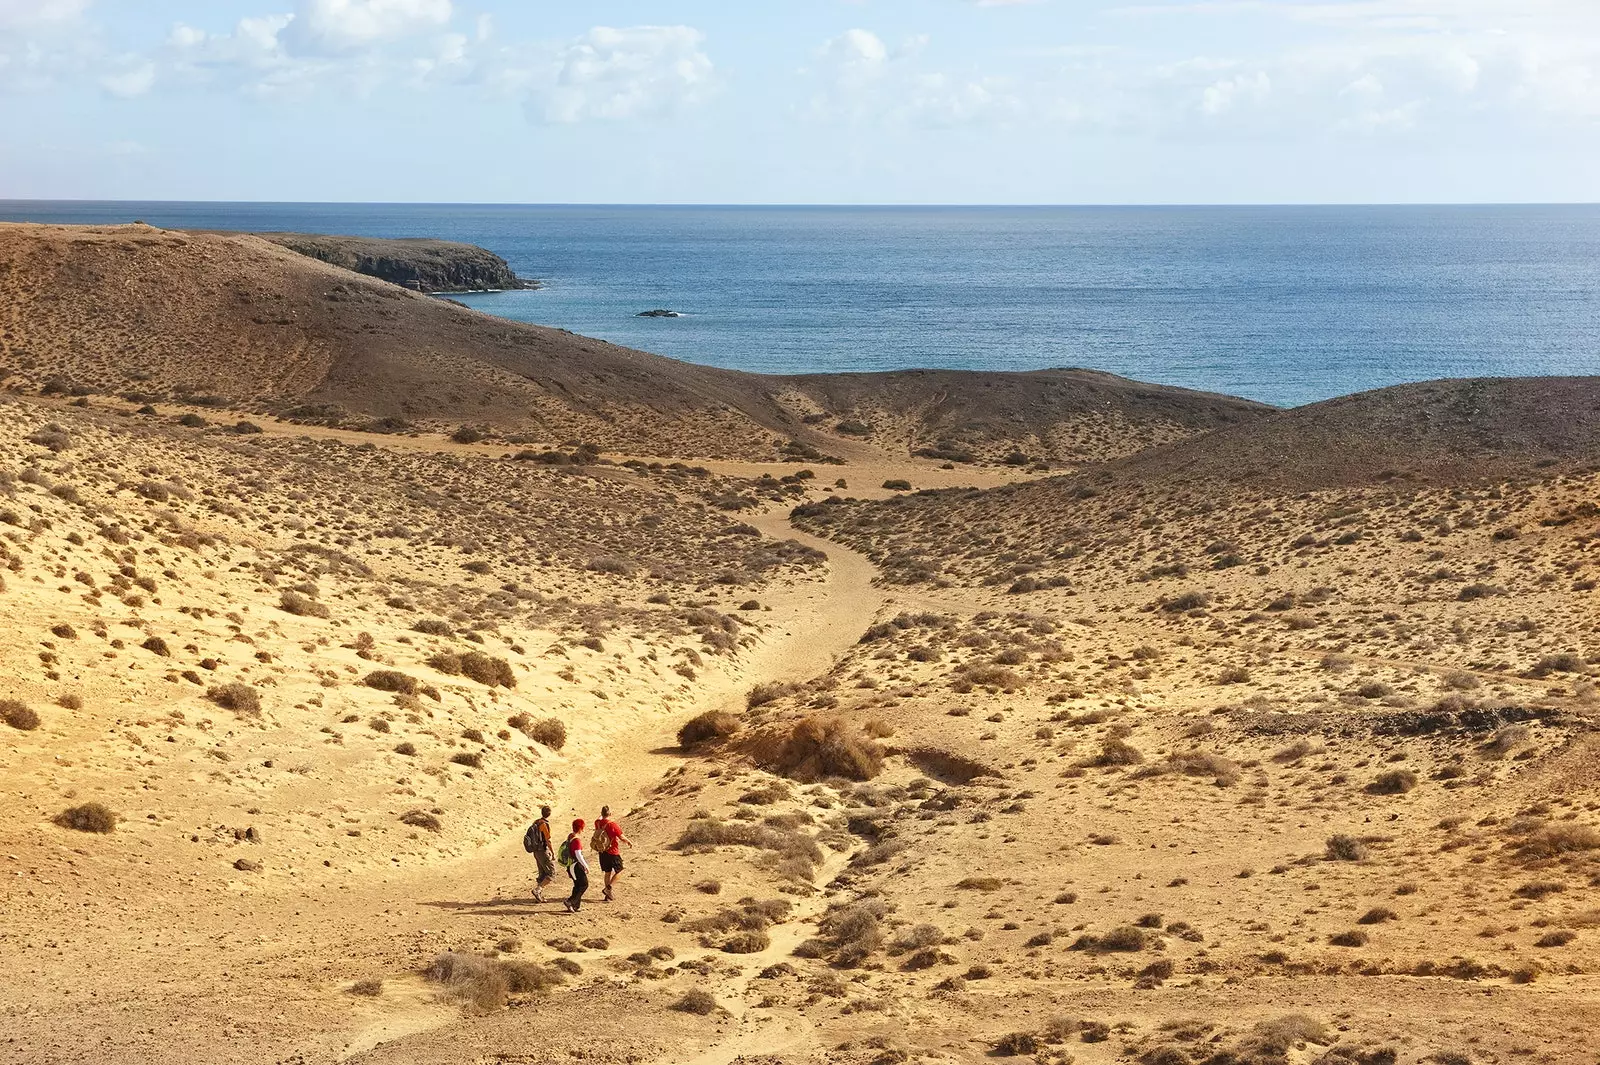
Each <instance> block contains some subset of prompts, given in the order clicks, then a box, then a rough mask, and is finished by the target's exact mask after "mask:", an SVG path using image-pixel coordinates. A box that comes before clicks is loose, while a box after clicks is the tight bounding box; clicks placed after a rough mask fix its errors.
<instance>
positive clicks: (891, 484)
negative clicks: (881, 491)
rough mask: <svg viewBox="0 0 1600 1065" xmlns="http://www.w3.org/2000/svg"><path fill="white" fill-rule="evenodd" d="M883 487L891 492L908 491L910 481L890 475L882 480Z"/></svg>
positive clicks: (909, 489)
mask: <svg viewBox="0 0 1600 1065" xmlns="http://www.w3.org/2000/svg"><path fill="white" fill-rule="evenodd" d="M883 487H885V488H887V489H888V490H889V491H891V492H909V491H911V482H910V481H908V480H905V479H904V478H901V477H891V478H889V479H888V480H887V481H884V482H883Z"/></svg>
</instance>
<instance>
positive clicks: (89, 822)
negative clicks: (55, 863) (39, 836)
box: [55, 802, 119, 833]
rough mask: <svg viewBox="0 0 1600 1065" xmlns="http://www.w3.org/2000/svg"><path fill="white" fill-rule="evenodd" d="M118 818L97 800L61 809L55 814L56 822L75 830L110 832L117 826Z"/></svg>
mask: <svg viewBox="0 0 1600 1065" xmlns="http://www.w3.org/2000/svg"><path fill="white" fill-rule="evenodd" d="M118 820H119V818H118V817H117V815H116V814H115V813H113V812H112V811H111V809H110V808H109V807H106V806H104V805H102V804H100V803H97V802H86V803H84V804H83V805H82V806H74V807H72V808H71V809H67V810H62V811H61V812H60V813H58V814H56V816H55V823H56V824H58V825H60V826H61V827H62V828H70V829H73V830H74V831H77V832H100V833H105V832H110V831H112V830H113V829H115V828H116V827H117V821H118Z"/></svg>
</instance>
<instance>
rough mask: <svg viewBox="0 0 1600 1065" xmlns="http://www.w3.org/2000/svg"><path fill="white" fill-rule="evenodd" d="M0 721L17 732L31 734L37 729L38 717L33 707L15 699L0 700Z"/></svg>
mask: <svg viewBox="0 0 1600 1065" xmlns="http://www.w3.org/2000/svg"><path fill="white" fill-rule="evenodd" d="M0 721H4V722H5V723H6V724H8V725H10V726H11V727H12V728H14V729H16V730H17V731H19V732H32V731H33V730H34V729H36V728H38V727H39V715H38V714H37V713H36V712H35V711H34V709H33V707H31V706H29V705H28V704H26V703H23V702H18V701H17V700H16V699H0Z"/></svg>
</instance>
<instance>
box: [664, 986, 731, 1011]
mask: <svg viewBox="0 0 1600 1065" xmlns="http://www.w3.org/2000/svg"><path fill="white" fill-rule="evenodd" d="M672 1008H673V1009H675V1010H677V1011H678V1012H679V1013H693V1014H695V1015H696V1016H699V1017H706V1016H709V1015H710V1014H713V1013H715V1012H717V1010H718V1009H720V1008H721V1007H719V1006H718V1005H717V1000H716V999H715V998H713V997H712V995H711V992H709V991H702V990H701V989H700V988H698V987H696V988H692V989H690V990H689V991H686V992H685V993H684V996H683V997H682V998H680V999H679V1000H678V1001H676V1002H674V1003H673V1004H672Z"/></svg>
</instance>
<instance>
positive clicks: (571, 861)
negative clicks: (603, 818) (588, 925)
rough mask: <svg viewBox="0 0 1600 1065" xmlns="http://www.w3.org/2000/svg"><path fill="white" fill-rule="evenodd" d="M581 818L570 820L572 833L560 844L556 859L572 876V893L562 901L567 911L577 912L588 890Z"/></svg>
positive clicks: (587, 868)
mask: <svg viewBox="0 0 1600 1065" xmlns="http://www.w3.org/2000/svg"><path fill="white" fill-rule="evenodd" d="M582 832H583V818H581V817H580V818H578V819H577V820H575V821H573V822H572V834H571V835H569V836H567V841H566V842H565V843H563V844H562V845H561V851H560V853H559V854H558V855H557V859H558V860H559V861H560V862H561V867H562V868H563V869H565V870H566V871H567V875H568V876H570V877H571V878H572V894H571V895H570V896H568V897H567V898H566V899H565V900H563V901H562V903H561V904H562V905H563V906H565V907H566V908H567V912H568V913H577V912H578V909H579V907H581V906H582V905H583V893H584V892H585V891H588V890H589V863H588V862H587V861H586V860H585V859H584V857H583V839H582Z"/></svg>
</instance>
